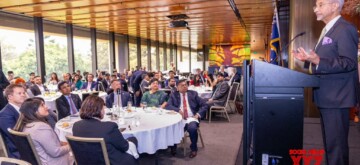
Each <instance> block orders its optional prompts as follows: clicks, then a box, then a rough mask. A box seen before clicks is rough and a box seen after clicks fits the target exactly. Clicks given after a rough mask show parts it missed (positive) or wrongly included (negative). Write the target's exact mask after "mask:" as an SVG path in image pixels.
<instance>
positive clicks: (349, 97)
mask: <svg viewBox="0 0 360 165" xmlns="http://www.w3.org/2000/svg"><path fill="white" fill-rule="evenodd" d="M343 4H344V1H343V0H317V1H316V6H314V12H315V14H316V17H317V20H318V21H323V22H324V23H325V24H326V26H325V27H324V28H323V30H322V33H321V35H320V37H319V40H318V43H317V44H316V46H315V51H312V50H311V51H305V50H304V49H303V48H302V47H300V48H298V49H297V50H296V51H295V50H294V51H293V54H294V56H295V58H297V59H299V60H301V61H306V62H309V63H310V68H309V69H310V71H311V72H312V74H314V75H317V76H318V77H319V78H320V86H319V87H318V88H315V89H314V100H315V103H316V105H317V107H318V109H319V110H320V114H321V124H322V131H323V132H322V133H323V137H324V146H325V151H326V162H327V164H328V165H348V164H349V146H348V134H349V109H350V107H354V106H355V105H356V103H357V102H358V100H359V98H358V96H357V94H358V93H359V87H358V82H359V77H358V74H357V73H358V65H357V63H358V62H357V53H358V42H359V39H358V34H357V30H356V28H355V27H354V26H353V25H352V24H350V23H349V22H347V21H345V20H344V19H343V18H341V16H340V12H341V8H342V6H343Z"/></svg>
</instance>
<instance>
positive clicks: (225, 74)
mask: <svg viewBox="0 0 360 165" xmlns="http://www.w3.org/2000/svg"><path fill="white" fill-rule="evenodd" d="M219 73H221V74H223V75H224V78H227V77H229V75H228V73H227V72H225V66H224V65H221V66H220V69H219Z"/></svg>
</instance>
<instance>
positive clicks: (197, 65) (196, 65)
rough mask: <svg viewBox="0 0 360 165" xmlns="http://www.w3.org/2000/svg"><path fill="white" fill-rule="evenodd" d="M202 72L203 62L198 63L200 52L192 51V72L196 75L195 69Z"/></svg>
mask: <svg viewBox="0 0 360 165" xmlns="http://www.w3.org/2000/svg"><path fill="white" fill-rule="evenodd" d="M197 68H199V69H201V70H202V68H203V67H202V62H201V61H198V52H197V51H196V49H191V72H193V73H195V69H197Z"/></svg>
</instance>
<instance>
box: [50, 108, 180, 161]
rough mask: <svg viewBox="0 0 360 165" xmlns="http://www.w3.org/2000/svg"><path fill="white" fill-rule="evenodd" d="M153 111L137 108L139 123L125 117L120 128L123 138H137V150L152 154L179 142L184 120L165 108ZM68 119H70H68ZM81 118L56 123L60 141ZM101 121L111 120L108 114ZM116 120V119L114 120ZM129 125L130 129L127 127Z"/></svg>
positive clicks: (66, 119)
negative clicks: (66, 125) (157, 111)
mask: <svg viewBox="0 0 360 165" xmlns="http://www.w3.org/2000/svg"><path fill="white" fill-rule="evenodd" d="M153 111H154V112H155V113H154V112H150V113H148V112H145V111H143V110H142V109H140V108H137V112H135V116H139V117H140V125H139V126H135V125H132V121H133V120H135V119H134V118H127V119H125V122H126V123H125V124H124V125H120V124H118V125H119V127H120V128H126V130H125V131H124V132H122V134H123V136H124V138H128V137H131V136H134V137H136V138H137V140H138V152H139V153H148V154H154V153H155V152H156V151H157V150H159V149H166V148H167V147H168V146H173V145H174V144H179V143H180V142H181V140H182V138H183V137H184V126H185V122H184V121H183V120H182V117H181V115H180V114H178V113H176V114H168V113H167V112H169V111H167V110H163V112H164V113H163V114H162V115H159V114H158V113H156V110H153ZM69 119H70V120H69ZM78 120H81V119H80V118H79V117H75V118H73V117H71V118H70V117H67V118H64V119H62V120H60V121H59V122H58V123H56V127H55V132H56V133H57V134H58V136H59V138H60V141H66V138H65V136H66V135H72V125H73V123H75V122H76V121H78ZM103 121H111V120H110V118H109V116H107V115H106V116H105V117H104V119H103ZM64 122H68V123H69V124H70V125H71V126H70V127H68V128H63V127H62V124H63V123H64ZM114 122H117V121H114ZM117 123H118V122H117ZM129 125H130V126H131V130H130V129H129Z"/></svg>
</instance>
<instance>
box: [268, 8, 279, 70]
mask: <svg viewBox="0 0 360 165" xmlns="http://www.w3.org/2000/svg"><path fill="white" fill-rule="evenodd" d="M270 48H271V51H270V62H271V63H272V64H275V65H277V64H278V62H277V61H278V59H279V57H278V58H276V57H277V56H278V55H280V53H279V49H280V35H279V30H278V20H277V11H276V7H275V11H274V16H273V22H272V31H271V41H270Z"/></svg>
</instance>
